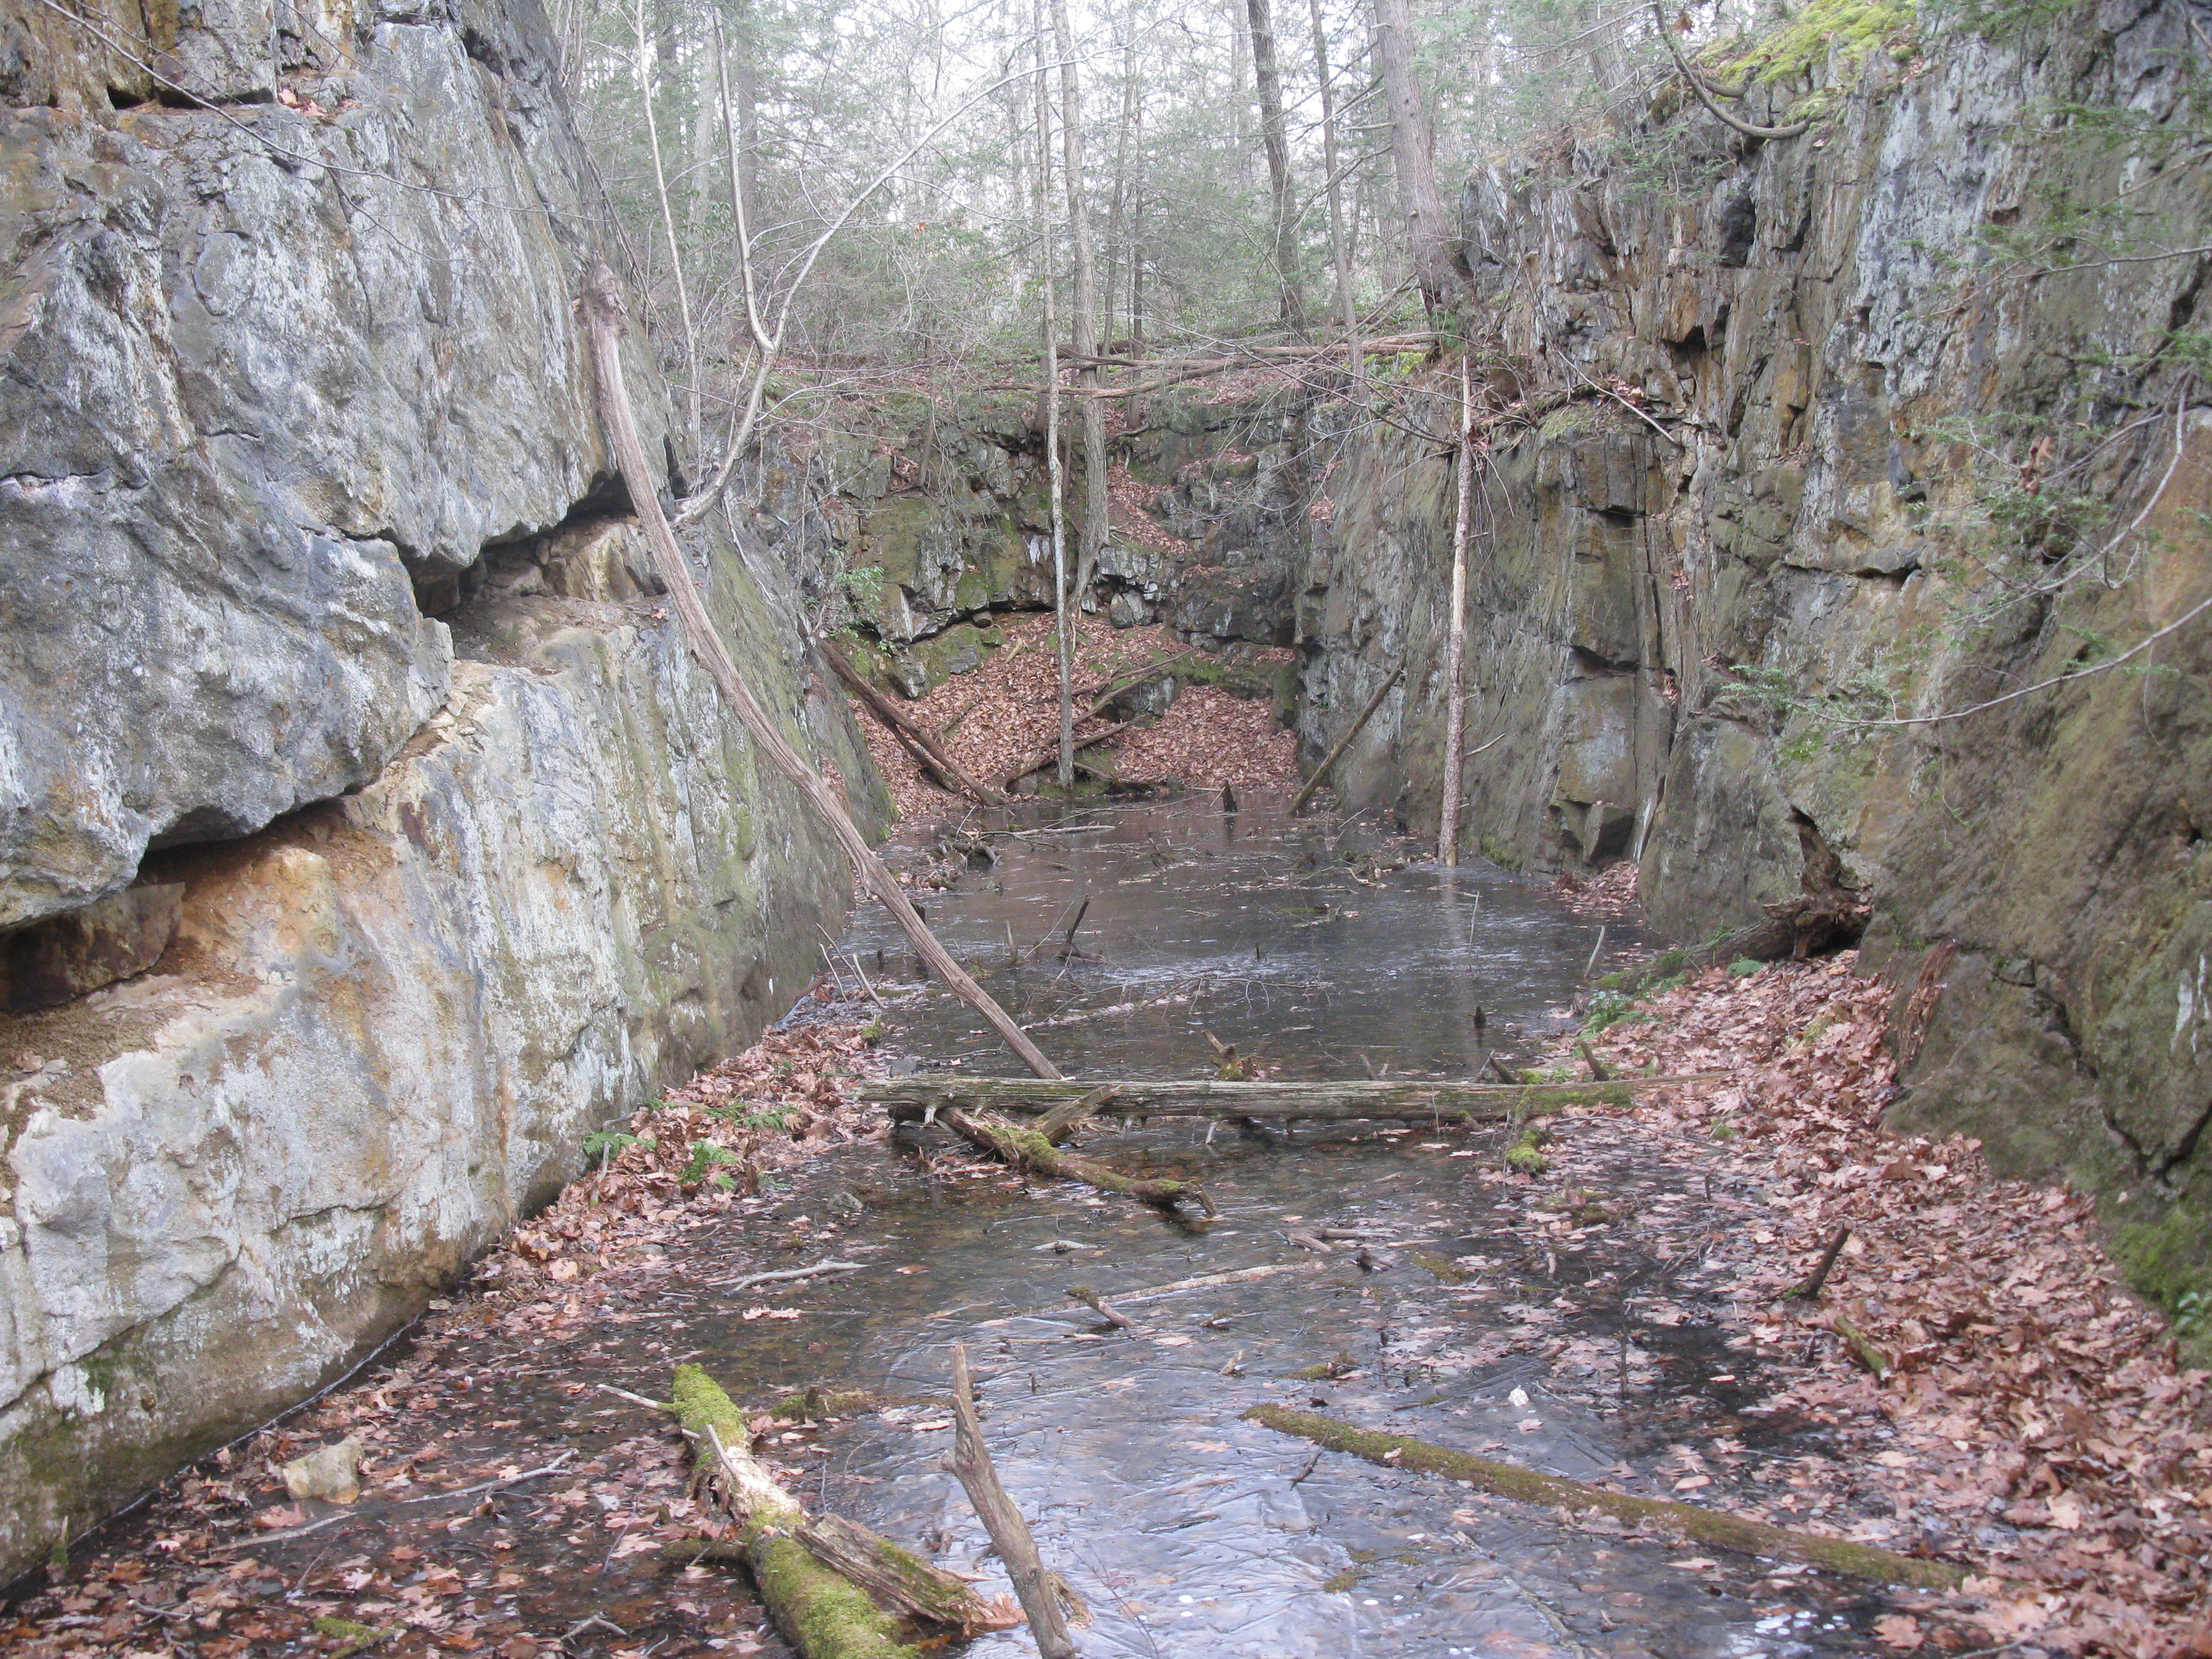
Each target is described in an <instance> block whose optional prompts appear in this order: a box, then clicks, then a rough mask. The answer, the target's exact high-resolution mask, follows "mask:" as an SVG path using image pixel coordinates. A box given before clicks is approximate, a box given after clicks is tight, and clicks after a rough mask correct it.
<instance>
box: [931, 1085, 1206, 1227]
mask: <svg viewBox="0 0 2212 1659" xmlns="http://www.w3.org/2000/svg"><path fill="white" fill-rule="evenodd" d="M937 1121H939V1122H940V1123H942V1124H943V1125H945V1127H946V1128H948V1129H950V1130H951V1131H952V1133H954V1134H957V1135H958V1136H959V1137H960V1138H961V1139H963V1140H964V1141H966V1142H967V1143H968V1144H969V1146H975V1147H978V1148H980V1149H981V1150H982V1151H984V1152H995V1153H997V1154H998V1155H999V1156H1000V1158H1004V1159H1005V1160H1006V1162H1007V1163H1009V1164H1012V1165H1013V1166H1014V1167H1015V1168H1016V1169H1028V1170H1036V1172H1037V1173H1038V1174H1039V1175H1048V1176H1054V1177H1055V1178H1056V1179H1058V1180H1060V1181H1079V1182H1083V1183H1084V1185H1085V1186H1086V1187H1096V1188H1098V1190H1099V1191H1100V1192H1102V1193H1119V1194H1121V1196H1123V1197H1124V1198H1133V1199H1135V1200H1137V1201H1138V1202H1139V1203H1140V1204H1150V1205H1152V1206H1154V1207H1155V1208H1158V1209H1162V1210H1172V1209H1173V1208H1175V1206H1176V1205H1178V1204H1182V1203H1184V1202H1189V1203H1192V1204H1195V1205H1197V1206H1199V1208H1200V1209H1201V1210H1204V1211H1205V1212H1206V1214H1208V1215H1212V1214H1213V1213H1214V1208H1213V1200H1212V1199H1210V1198H1208V1197H1207V1196H1206V1188H1203V1187H1201V1186H1200V1185H1199V1184H1198V1183H1197V1182H1194V1181H1146V1180H1142V1179H1139V1177H1137V1176H1125V1175H1123V1174H1122V1173H1121V1171H1120V1170H1109V1169H1108V1168H1107V1167H1106V1166H1105V1165H1104V1164H1096V1163H1093V1162H1092V1161H1091V1159H1089V1158H1079V1157H1077V1156H1076V1155H1075V1154H1074V1153H1073V1152H1062V1151H1060V1148H1059V1147H1057V1146H1054V1145H1053V1144H1052V1142H1051V1141H1049V1140H1048V1139H1046V1138H1045V1137H1044V1136H1042V1135H1041V1134H1039V1133H1037V1132H1036V1130H1035V1129H1031V1128H1027V1127H1024V1128H1016V1127H1013V1126H1012V1124H1006V1123H997V1122H994V1121H992V1120H991V1119H989V1118H979V1117H971V1116H969V1115H968V1114H967V1113H966V1112H963V1111H962V1110H960V1109H959V1108H957V1107H951V1108H948V1109H945V1110H944V1111H942V1112H939V1114H938V1117H937Z"/></svg>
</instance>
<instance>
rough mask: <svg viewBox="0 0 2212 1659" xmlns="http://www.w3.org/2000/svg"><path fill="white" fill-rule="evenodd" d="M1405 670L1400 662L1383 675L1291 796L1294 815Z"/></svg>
mask: <svg viewBox="0 0 2212 1659" xmlns="http://www.w3.org/2000/svg"><path fill="white" fill-rule="evenodd" d="M1405 671H1406V665H1405V664H1403V663H1400V664H1399V665H1397V666H1396V667H1395V668H1394V669H1392V670H1391V671H1389V673H1387V674H1385V675H1384V676H1383V684H1380V685H1378V686H1376V688H1375V690H1374V691H1373V692H1372V693H1371V694H1370V696H1369V697H1368V699H1367V701H1366V702H1365V703H1364V704H1363V705H1362V706H1361V708H1360V710H1359V712H1358V714H1354V715H1353V716H1352V724H1351V726H1348V727H1346V730H1345V733H1344V735H1343V736H1342V737H1340V738H1338V739H1337V740H1336V747H1334V749H1332V750H1329V751H1328V754H1326V755H1324V756H1323V757H1322V763H1321V764H1320V765H1319V766H1316V767H1315V768H1314V773H1313V775H1312V776H1311V777H1310V778H1308V779H1307V780H1306V781H1305V785H1304V787H1303V788H1301V789H1300V790H1299V791H1298V793H1297V794H1295V795H1293V796H1292V797H1291V817H1297V815H1298V811H1299V809H1300V808H1301V807H1303V806H1304V805H1305V804H1306V803H1307V802H1308V801H1310V800H1311V799H1313V793H1314V791H1315V790H1316V789H1318V788H1320V787H1322V782H1323V781H1325V780H1326V779H1327V778H1328V774H1329V769H1330V768H1331V767H1333V766H1334V765H1335V764H1336V763H1337V762H1338V761H1340V760H1341V759H1343V758H1344V751H1345V750H1347V749H1349V748H1351V747H1352V739H1353V738H1356V737H1358V735H1359V734H1360V733H1361V732H1364V731H1365V730H1366V729H1367V722H1368V721H1369V720H1371V719H1372V718H1374V714H1375V711H1376V709H1378V708H1381V707H1382V706H1383V698H1385V697H1387V696H1389V695H1390V688H1391V687H1392V686H1394V685H1395V684H1397V683H1398V677H1399V676H1400V675H1401V674H1402V673H1404V672H1405Z"/></svg>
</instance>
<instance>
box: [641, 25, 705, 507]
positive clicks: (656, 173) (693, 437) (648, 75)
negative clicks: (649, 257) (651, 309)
mask: <svg viewBox="0 0 2212 1659" xmlns="http://www.w3.org/2000/svg"><path fill="white" fill-rule="evenodd" d="M635 15H636V19H637V94H638V97H639V100H641V102H642V103H643V104H644V105H645V136H646V142H647V144H648V146H649V147H650V148H651V149H652V151H653V189H654V191H656V192H657V193H658V194H659V197H660V225H661V228H662V229H663V230H664V231H665V232H666V233H667V234H668V268H669V270H671V272H672V273H674V275H675V277H676V309H677V313H678V315H679V316H680V317H681V318H682V319H683V323H684V368H685V371H686V374H685V378H686V379H687V380H689V381H690V386H689V387H688V388H687V392H686V396H685V398H684V416H685V427H686V428H687V430H686V435H687V436H688V437H689V438H690V445H691V449H690V454H691V459H692V460H693V461H694V462H695V463H696V461H697V460H698V459H699V457H700V455H701V454H702V448H701V440H702V432H701V429H700V419H699V336H698V334H697V332H696V331H695V330H694V329H693V328H692V326H691V290H690V288H689V287H687V286H686V285H685V283H684V249H683V246H682V244H681V243H679V242H678V240H677V238H676V211H675V210H674V208H672V207H671V206H670V204H669V200H668V169H667V168H666V167H664V166H663V165H662V163H661V159H660V124H659V120H658V119H656V118H655V117H654V115H653V40H652V39H651V37H650V36H648V35H647V33H646V31H645V0H637V6H636V9H635ZM661 21H662V22H663V23H664V24H665V21H666V18H665V15H664V16H663V17H662V19H661Z"/></svg>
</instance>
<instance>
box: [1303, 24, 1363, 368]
mask: <svg viewBox="0 0 2212 1659" xmlns="http://www.w3.org/2000/svg"><path fill="white" fill-rule="evenodd" d="M1307 4H1308V6H1309V7H1310V9H1311V10H1312V13H1313V40H1314V67H1315V70H1316V73H1317V74H1318V75H1319V76H1321V143H1322V165H1323V166H1324V167H1327V168H1328V175H1327V177H1328V256H1329V260H1330V262H1331V263H1332V264H1334V265H1335V267H1336V303H1337V307H1338V309H1339V310H1340V311H1341V312H1343V313H1344V350H1345V367H1346V368H1349V369H1350V370H1351V371H1352V392H1353V395H1354V396H1355V397H1356V396H1358V392H1359V387H1360V383H1361V382H1362V381H1363V380H1364V379H1365V378H1366V369H1365V366H1364V363H1363V362H1362V361H1361V354H1360V350H1359V307H1358V305H1356V304H1355V303H1354V302H1353V301H1352V250H1351V246H1350V245H1349V244H1348V243H1346V240H1345V238H1344V180H1343V179H1340V178H1339V177H1338V176H1337V161H1336V88H1334V86H1332V85H1331V84H1330V83H1329V75H1328V29H1327V28H1326V27H1323V25H1322V16H1321V0H1307Z"/></svg>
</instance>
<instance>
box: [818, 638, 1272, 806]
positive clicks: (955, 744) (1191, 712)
mask: <svg viewBox="0 0 2212 1659" xmlns="http://www.w3.org/2000/svg"><path fill="white" fill-rule="evenodd" d="M998 627H999V629H1000V631H1001V632H1003V633H1004V634H1005V635H1006V644H1005V645H1003V646H1001V647H1000V648H999V649H998V650H996V651H994V652H993V653H990V654H989V655H988V656H987V659H985V661H984V664H983V665H982V666H981V667H980V668H978V669H977V670H976V671H975V672H973V673H969V674H956V675H954V676H952V677H951V678H950V679H948V680H946V681H945V683H944V684H942V685H939V686H937V687H935V688H934V689H933V690H931V692H930V693H929V695H928V696H926V697H922V698H920V699H917V700H916V701H915V702H905V703H902V705H901V707H902V710H903V712H905V713H906V714H908V715H910V716H912V718H913V719H914V720H915V721H916V722H917V723H919V724H920V725H921V726H922V727H923V729H925V730H926V731H928V732H933V733H939V734H941V737H940V740H941V741H942V742H943V743H944V744H945V748H946V750H948V751H949V752H950V753H951V757H952V758H953V760H954V761H956V762H957V763H959V764H960V765H961V766H962V767H963V768H964V769H966V770H967V771H968V772H969V773H970V774H971V775H974V776H975V777H978V778H981V779H983V780H985V781H988V782H991V783H994V784H997V785H1000V786H1001V787H1003V786H1005V785H1006V783H1007V782H1008V781H1009V780H1010V778H1011V777H1012V774H1013V772H1014V769H1015V768H1017V767H1018V766H1020V765H1021V764H1022V763H1024V761H1027V760H1030V759H1033V758H1034V757H1036V756H1038V755H1041V754H1042V753H1043V752H1044V751H1045V750H1048V749H1049V748H1051V747H1052V746H1053V745H1054V744H1057V743H1058V742H1059V741H1060V665H1059V659H1058V657H1057V655H1056V653H1054V649H1053V619H1052V617H1051V616H1050V614H1049V613H1048V612H1043V611H1038V612H1036V613H1034V614H1030V615H1026V616H1018V617H1006V618H1002V619H1000V622H999V623H998ZM1191 654H1192V653H1190V652H1189V651H1188V648H1187V647H1184V646H1183V645H1182V642H1181V641H1178V640H1177V639H1176V636H1175V635H1174V634H1173V633H1172V632H1171V631H1170V630H1169V629H1166V628H1164V627H1161V626H1159V625H1158V624H1154V625H1152V626H1150V627H1146V628H1115V627H1112V626H1110V625H1109V623H1107V622H1106V621H1105V620H1104V619H1103V617H1078V618H1077V628H1076V650H1075V671H1074V675H1073V681H1074V687H1075V691H1076V696H1077V712H1078V713H1079V714H1080V713H1081V712H1082V710H1083V709H1084V708H1086V707H1088V706H1089V704H1090V702H1091V701H1093V700H1095V698H1096V697H1097V695H1098V694H1099V693H1100V692H1101V691H1103V690H1104V689H1105V688H1106V687H1107V686H1109V685H1110V684H1113V683H1114V682H1115V681H1116V680H1118V679H1121V678H1126V677H1127V676H1128V675H1130V674H1132V673H1133V672H1134V671H1137V670H1138V669H1140V668H1142V667H1144V666H1146V665H1149V664H1152V663H1164V662H1166V661H1168V660H1169V659H1172V658H1176V657H1181V656H1188V655H1191ZM1292 656H1293V653H1291V651H1290V650H1288V649H1286V648H1283V647H1255V646H1249V645H1246V646H1240V647H1237V663H1238V665H1239V666H1240V667H1245V668H1249V669H1250V670H1252V671H1255V672H1258V671H1265V670H1267V669H1268V668H1272V667H1274V666H1276V665H1280V664H1283V663H1286V662H1288V661H1290V660H1291V658H1292ZM1199 660H1200V662H1204V661H1206V660H1207V659H1203V658H1201V659H1199ZM854 718H855V719H857V720H860V724H861V726H862V728H863V729H864V730H865V732H866V734H867V741H868V751H869V753H870V754H871V755H872V756H873V757H875V762H876V766H877V769H878V770H879V771H880V772H881V773H882V774H883V775H884V781H885V782H886V783H887V784H888V785H889V786H890V792H891V798H892V799H893V800H894V801H896V803H897V805H898V809H899V816H900V817H901V818H902V820H908V821H911V820H914V819H917V818H924V817H939V816H944V815H947V814H950V815H952V816H956V817H957V815H958V814H960V813H961V812H963V811H965V810H966V809H967V807H968V805H969V803H968V802H966V801H964V800H962V799H960V798H959V797H957V796H956V795H951V794H947V793H945V791H943V790H941V789H939V788H938V787H936V786H935V785H933V784H932V783H931V782H930V781H928V779H927V778H926V777H924V776H923V775H921V769H920V768H919V767H917V766H916V764H915V761H914V759H913V757H911V756H909V755H908V753H907V752H906V750H903V749H902V748H901V747H899V745H898V743H897V741H896V739H895V738H892V736H891V735H890V732H886V731H885V730H884V728H883V726H882V725H881V724H880V723H879V722H878V721H876V720H873V719H872V718H871V717H870V716H869V715H868V714H867V713H866V711H865V710H862V709H860V708H855V709H854ZM1114 724H1115V720H1113V719H1112V718H1110V717H1107V716H1101V717H1099V718H1097V719H1094V720H1079V721H1078V722H1077V725H1076V735H1077V737H1078V738H1081V737H1082V736H1083V735H1084V734H1085V733H1086V732H1097V731H1102V730H1103V729H1104V728H1105V727H1107V726H1111V725H1114ZM1297 746H1298V745H1297V734H1296V733H1294V732H1290V731H1288V730H1286V729H1285V727H1284V726H1282V724H1281V723H1280V722H1279V720H1276V718H1275V711H1274V709H1273V707H1272V706H1271V704H1270V703H1269V702H1268V700H1267V699H1266V698H1264V697H1240V696H1237V695H1236V694H1235V693H1233V692H1231V691H1227V690H1223V689H1222V688H1221V687H1219V686H1216V685H1207V684H1183V685H1182V686H1181V688H1180V689H1179V690H1178V691H1177V694H1176V699H1175V701H1174V702H1172V703H1170V705H1169V706H1168V708H1167V711H1166V712H1165V713H1164V714H1162V715H1161V716H1160V717H1159V719H1158V720H1157V721H1156V722H1154V723H1152V724H1151V725H1148V726H1137V727H1133V728H1132V729H1131V730H1128V731H1126V732H1121V734H1120V735H1119V736H1118V737H1116V738H1114V739H1112V741H1111V743H1110V744H1109V745H1105V746H1103V747H1102V748H1101V749H1100V750H1093V751H1092V752H1093V754H1094V755H1095V756H1103V755H1110V756H1111V757H1112V760H1111V765H1112V768H1113V770H1114V775H1115V779H1116V780H1117V781H1119V782H1121V783H1122V784H1126V785H1139V786H1144V785H1156V784H1169V783H1176V784H1180V785H1182V786H1183V787H1186V788H1193V789H1196V788H1205V787H1214V788H1218V787H1220V786H1221V785H1223V784H1225V783H1226V784H1231V785H1234V786H1235V787H1238V788H1243V787H1246V786H1248V785H1254V784H1271V783H1277V784H1287V785H1290V786H1291V787H1296V786H1297V781H1298V773H1297Z"/></svg>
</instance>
